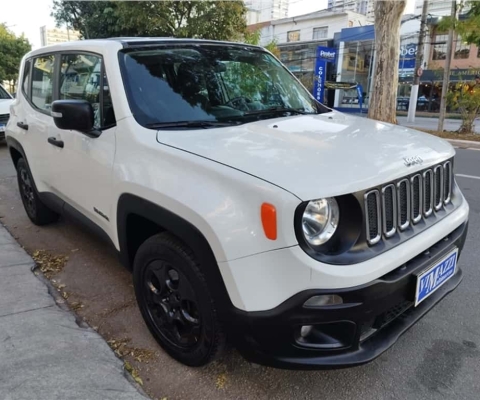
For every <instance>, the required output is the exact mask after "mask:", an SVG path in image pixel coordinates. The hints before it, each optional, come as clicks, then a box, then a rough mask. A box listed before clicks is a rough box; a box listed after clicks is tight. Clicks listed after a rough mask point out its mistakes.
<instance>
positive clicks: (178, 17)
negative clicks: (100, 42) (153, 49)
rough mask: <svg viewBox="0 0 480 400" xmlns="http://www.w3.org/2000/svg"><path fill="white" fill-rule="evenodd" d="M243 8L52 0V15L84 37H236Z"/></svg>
mask: <svg viewBox="0 0 480 400" xmlns="http://www.w3.org/2000/svg"><path fill="white" fill-rule="evenodd" d="M245 13H246V8H245V6H244V4H243V1H241V0H233V1H227V0H225V1H211V0H204V1H174V0H166V1H125V2H117V1H66V0H54V6H53V13H52V16H53V17H54V18H55V20H56V22H57V24H58V25H62V24H66V25H68V26H71V27H73V28H74V29H76V30H78V31H79V32H80V33H81V35H82V36H83V37H85V38H89V39H93V38H106V37H114V36H144V37H145V36H151V37H155V36H167V37H185V38H187V37H188V38H200V39H212V40H237V39H239V38H240V37H242V35H243V33H244V32H245V29H246V22H245Z"/></svg>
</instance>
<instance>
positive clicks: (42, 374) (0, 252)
mask: <svg viewBox="0 0 480 400" xmlns="http://www.w3.org/2000/svg"><path fill="white" fill-rule="evenodd" d="M33 267H34V262H33V260H32V259H31V258H30V256H29V255H28V254H27V253H26V252H25V251H24V250H23V249H22V248H21V247H20V246H19V245H18V244H17V243H16V241H15V240H14V239H13V238H12V236H10V234H9V233H8V232H7V231H6V229H5V228H4V227H3V225H2V224H1V223H0V399H1V400H27V399H28V400H36V399H38V400H56V399H58V400H67V399H68V400H69V399H79V400H80V399H81V400H105V399H112V400H123V399H125V400H127V399H128V400H146V399H147V398H146V397H145V396H144V395H142V394H140V392H139V391H137V389H136V388H135V386H134V385H133V384H132V383H131V381H130V379H129V378H127V375H128V373H127V372H125V371H124V368H123V363H122V361H121V360H120V359H118V358H117V357H116V356H115V355H114V353H113V351H112V350H111V349H110V347H109V346H108V345H107V343H106V342H105V341H104V340H103V338H102V337H101V336H100V335H99V334H98V333H97V332H95V331H94V330H92V329H90V328H85V327H80V326H79V325H78V324H77V323H76V321H75V316H74V315H73V314H72V313H71V312H69V311H68V310H64V309H62V308H60V306H59V305H57V304H56V302H55V300H54V298H53V297H52V296H51V295H50V294H49V293H48V288H47V286H46V285H45V284H44V283H42V281H41V280H40V279H39V278H37V277H36V276H35V275H34V274H33V273H32V268H33Z"/></svg>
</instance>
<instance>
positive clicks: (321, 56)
mask: <svg viewBox="0 0 480 400" xmlns="http://www.w3.org/2000/svg"><path fill="white" fill-rule="evenodd" d="M336 58H337V50H336V49H333V48H331V47H323V46H318V47H317V60H316V63H315V80H314V82H313V95H314V96H315V98H316V99H317V100H318V101H319V102H320V103H323V102H324V101H325V75H326V73H327V63H334V62H335V59H336Z"/></svg>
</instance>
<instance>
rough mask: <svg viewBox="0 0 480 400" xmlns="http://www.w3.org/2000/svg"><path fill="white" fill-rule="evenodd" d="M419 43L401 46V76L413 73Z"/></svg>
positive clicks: (399, 67) (399, 66)
mask: <svg viewBox="0 0 480 400" xmlns="http://www.w3.org/2000/svg"><path fill="white" fill-rule="evenodd" d="M417 49H418V45H417V44H415V43H411V44H407V45H406V46H401V47H400V62H399V65H398V69H399V73H400V76H406V75H413V71H414V70H415V59H416V57H417Z"/></svg>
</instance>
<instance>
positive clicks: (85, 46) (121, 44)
mask: <svg viewBox="0 0 480 400" xmlns="http://www.w3.org/2000/svg"><path fill="white" fill-rule="evenodd" d="M172 43H175V44H177V43H178V44H179V43H185V44H216V45H222V44H223V45H228V46H242V47H245V46H248V47H255V48H259V49H262V47H260V46H255V45H250V44H245V43H239V42H227V41H218V40H205V39H179V38H173V37H113V38H107V39H87V40H76V41H72V42H64V43H59V44H54V45H51V46H45V47H41V48H39V49H36V50H33V51H31V52H29V53H28V54H27V56H35V55H39V54H46V53H53V52H57V51H69V50H90V51H95V50H99V49H105V48H106V47H107V48H108V47H113V48H118V49H121V48H136V47H149V46H159V45H163V44H172Z"/></svg>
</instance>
